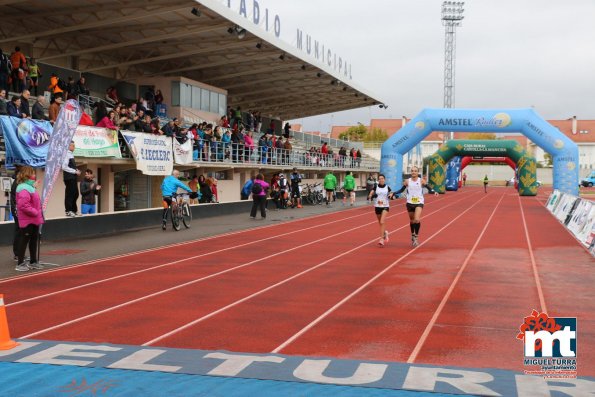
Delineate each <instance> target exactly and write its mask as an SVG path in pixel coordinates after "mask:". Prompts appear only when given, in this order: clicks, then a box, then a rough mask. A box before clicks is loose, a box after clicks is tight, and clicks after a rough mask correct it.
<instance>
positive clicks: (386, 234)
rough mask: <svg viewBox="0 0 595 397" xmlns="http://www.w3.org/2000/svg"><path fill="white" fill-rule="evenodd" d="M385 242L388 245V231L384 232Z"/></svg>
mask: <svg viewBox="0 0 595 397" xmlns="http://www.w3.org/2000/svg"><path fill="white" fill-rule="evenodd" d="M384 242H385V243H388V231H387V230H385V231H384Z"/></svg>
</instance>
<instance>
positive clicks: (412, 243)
mask: <svg viewBox="0 0 595 397" xmlns="http://www.w3.org/2000/svg"><path fill="white" fill-rule="evenodd" d="M411 245H412V246H414V247H417V246H418V245H419V242H418V241H417V236H413V237H412V241H411Z"/></svg>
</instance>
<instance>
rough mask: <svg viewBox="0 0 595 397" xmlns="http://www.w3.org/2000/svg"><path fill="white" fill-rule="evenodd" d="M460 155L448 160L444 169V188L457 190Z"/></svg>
mask: <svg viewBox="0 0 595 397" xmlns="http://www.w3.org/2000/svg"><path fill="white" fill-rule="evenodd" d="M461 160H462V158H461V156H455V157H453V158H452V159H451V160H450V161H449V162H448V168H447V169H446V182H445V183H444V184H445V186H446V190H451V191H455V192H456V191H457V190H459V174H460V173H461Z"/></svg>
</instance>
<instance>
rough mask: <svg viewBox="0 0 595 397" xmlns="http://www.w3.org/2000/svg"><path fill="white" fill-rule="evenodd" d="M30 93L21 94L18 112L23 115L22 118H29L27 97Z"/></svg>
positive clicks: (26, 91)
mask: <svg viewBox="0 0 595 397" xmlns="http://www.w3.org/2000/svg"><path fill="white" fill-rule="evenodd" d="M30 96H31V93H30V92H29V90H23V92H22V93H21V106H20V111H21V113H22V114H23V118H28V119H30V118H31V108H30V107H29V97H30Z"/></svg>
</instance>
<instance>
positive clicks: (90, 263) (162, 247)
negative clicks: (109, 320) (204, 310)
mask: <svg viewBox="0 0 595 397" xmlns="http://www.w3.org/2000/svg"><path fill="white" fill-rule="evenodd" d="M361 208H365V207H356V208H350V209H348V210H342V211H338V212H333V214H341V213H343V212H352V211H356V210H360V209H361ZM366 214H367V212H364V213H361V214H359V215H354V216H350V217H347V218H349V219H351V218H357V217H360V216H364V215H366ZM328 216H329V214H328V213H327V214H320V215H314V216H312V217H307V218H300V219H293V220H289V221H285V222H280V223H274V224H270V225H264V226H257V227H253V228H248V229H243V230H236V231H233V232H229V233H223V234H217V235H215V236H209V237H201V238H199V239H194V240H188V241H182V242H179V243H172V244H167V245H162V246H159V247H153V248H147V249H143V250H138V251H133V252H128V253H125V254H118V255H112V256H108V257H105V258H100V259H93V260H90V261H87V262H82V263H75V264H72V265H64V266H61V267H59V268H56V269H51V270H44V271H42V272H35V273H30V274H23V275H18V276H12V277H7V278H3V279H0V284H2V283H6V282H11V281H15V280H17V281H18V280H22V279H24V278H31V277H39V276H44V275H46V274H49V273H54V272H61V271H64V270H70V269H74V268H77V267H81V266H88V265H94V264H97V263H101V262H106V261H110V260H112V259H119V258H126V257H129V256H133V255H139V254H145V253H147V252H155V251H160V250H167V249H169V248H176V247H180V246H183V245H190V244H195V243H198V242H203V241H208V240H213V239H217V238H223V237H228V236H233V235H236V234H241V233H247V232H250V233H251V232H253V231H258V230H261V229H268V228H272V227H276V226H285V225H287V224H289V223H297V222H302V221H309V220H312V219H316V218H321V217H328ZM345 219H346V218H341V219H340V220H345ZM340 220H338V221H340ZM338 221H336V222H338ZM304 230H305V229H304Z"/></svg>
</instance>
